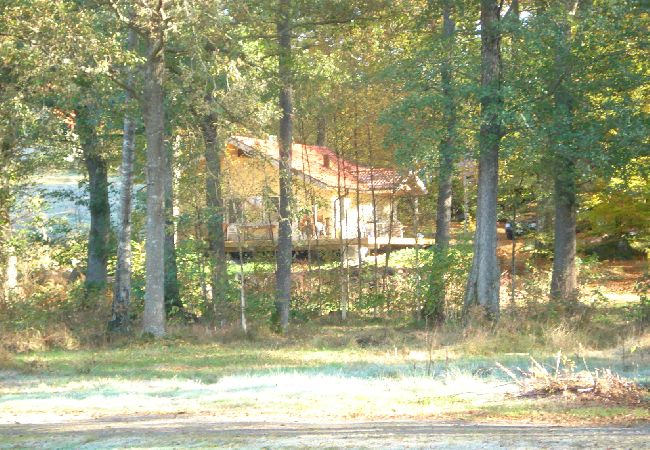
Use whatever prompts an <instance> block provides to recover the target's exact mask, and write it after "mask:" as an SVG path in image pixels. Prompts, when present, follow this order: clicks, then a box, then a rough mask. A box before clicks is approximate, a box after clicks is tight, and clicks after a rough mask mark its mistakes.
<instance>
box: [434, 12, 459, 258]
mask: <svg viewBox="0 0 650 450" xmlns="http://www.w3.org/2000/svg"><path fill="white" fill-rule="evenodd" d="M443 24H444V25H443V38H444V40H445V44H446V45H445V49H446V51H447V54H446V55H445V56H446V58H445V61H444V62H443V64H442V68H441V73H440V77H441V81H442V95H443V103H444V105H443V113H444V121H445V127H446V130H445V137H444V138H443V139H442V142H440V170H439V171H438V205H437V209H436V246H437V247H438V249H439V250H441V251H446V249H447V247H448V246H449V237H450V233H449V230H450V224H451V196H452V192H451V186H452V175H453V171H454V136H455V134H456V102H455V99H454V94H453V90H452V89H453V87H452V83H453V78H452V73H451V65H452V60H451V59H452V52H453V45H454V31H455V28H456V24H455V23H454V21H453V20H452V18H451V2H449V1H446V2H445V5H444V10H443Z"/></svg>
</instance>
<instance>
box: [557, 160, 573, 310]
mask: <svg viewBox="0 0 650 450" xmlns="http://www.w3.org/2000/svg"><path fill="white" fill-rule="evenodd" d="M560 160H563V161H562V162H560V161H558V164H557V166H556V170H555V174H554V177H553V184H554V186H555V243H554V247H553V274H552V276H551V297H552V298H554V299H559V300H572V299H575V297H576V293H577V288H578V282H577V274H576V264H575V261H576V192H575V179H574V176H575V175H574V171H573V167H574V163H573V161H570V160H568V159H564V158H561V159H560ZM560 165H562V167H561V169H560V167H559V166H560Z"/></svg>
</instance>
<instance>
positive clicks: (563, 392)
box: [497, 352, 648, 405]
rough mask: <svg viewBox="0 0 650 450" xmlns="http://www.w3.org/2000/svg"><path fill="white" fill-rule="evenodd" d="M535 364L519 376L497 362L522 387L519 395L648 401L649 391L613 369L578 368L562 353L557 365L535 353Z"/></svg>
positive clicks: (626, 402) (632, 402)
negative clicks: (542, 361)
mask: <svg viewBox="0 0 650 450" xmlns="http://www.w3.org/2000/svg"><path fill="white" fill-rule="evenodd" d="M530 359H531V366H530V368H529V369H528V370H527V371H525V370H522V369H520V368H517V369H516V370H517V372H518V373H519V375H517V374H515V372H513V371H512V370H510V369H508V368H506V367H504V366H502V365H501V364H499V363H497V367H499V368H500V369H501V370H502V371H503V372H505V373H506V374H507V375H508V376H509V377H510V378H512V379H513V380H514V382H515V383H517V385H518V386H519V388H520V392H519V394H518V396H519V397H527V398H541V397H553V396H558V395H560V396H562V397H565V398H569V399H576V400H580V401H596V402H604V403H609V404H618V405H640V404H642V403H647V402H648V392H647V390H645V389H644V388H643V387H641V386H639V385H638V384H637V383H636V382H634V381H632V380H628V379H626V378H624V377H622V376H620V375H618V374H616V373H614V372H612V371H611V370H610V369H594V370H593V371H592V370H588V369H585V370H580V371H577V370H575V366H576V365H575V363H574V362H573V361H571V360H570V359H567V358H565V357H562V353H561V352H558V354H557V358H556V363H555V367H554V368H550V369H548V368H546V367H545V366H544V365H542V364H540V363H539V362H537V361H536V360H535V358H533V357H532V356H531V358H530Z"/></svg>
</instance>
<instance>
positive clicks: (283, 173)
mask: <svg viewBox="0 0 650 450" xmlns="http://www.w3.org/2000/svg"><path fill="white" fill-rule="evenodd" d="M279 6H280V10H279V18H278V19H279V20H278V23H277V34H278V40H279V44H280V55H279V58H278V75H279V77H280V110H281V112H282V117H281V118H280V130H279V131H280V132H279V145H280V164H279V169H278V170H279V177H280V211H279V213H280V224H279V228H278V251H277V256H276V260H277V269H276V272H275V286H276V288H275V289H276V302H275V307H276V309H277V313H278V317H279V319H280V326H281V328H282V330H283V331H286V330H287V328H288V327H289V305H290V302H291V259H292V256H291V254H292V242H291V153H292V151H291V146H292V143H293V142H292V141H293V136H292V133H293V82H292V78H293V77H292V73H291V72H292V67H291V29H290V19H289V17H290V14H291V11H290V9H291V0H280V5H279Z"/></svg>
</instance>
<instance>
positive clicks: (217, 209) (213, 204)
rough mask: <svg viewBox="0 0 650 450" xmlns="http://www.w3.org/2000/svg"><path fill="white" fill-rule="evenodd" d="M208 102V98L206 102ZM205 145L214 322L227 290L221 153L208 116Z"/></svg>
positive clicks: (203, 126) (213, 121)
mask: <svg viewBox="0 0 650 450" xmlns="http://www.w3.org/2000/svg"><path fill="white" fill-rule="evenodd" d="M210 101H211V100H210V99H209V102H210ZM201 130H202V132H203V142H204V145H205V165H206V176H205V191H206V206H207V215H208V249H209V250H208V251H209V254H210V270H211V275H210V280H211V285H212V307H211V312H210V314H211V315H212V316H213V317H214V318H215V319H216V318H217V316H218V315H219V314H223V308H224V306H225V303H226V290H227V288H228V277H227V264H226V244H225V239H226V238H225V235H224V232H223V219H224V210H223V194H222V190H221V176H222V175H221V162H222V158H223V150H222V148H221V143H220V142H219V136H218V133H217V125H216V117H215V116H214V115H213V114H208V115H206V116H204V117H203V120H202V123H201Z"/></svg>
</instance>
